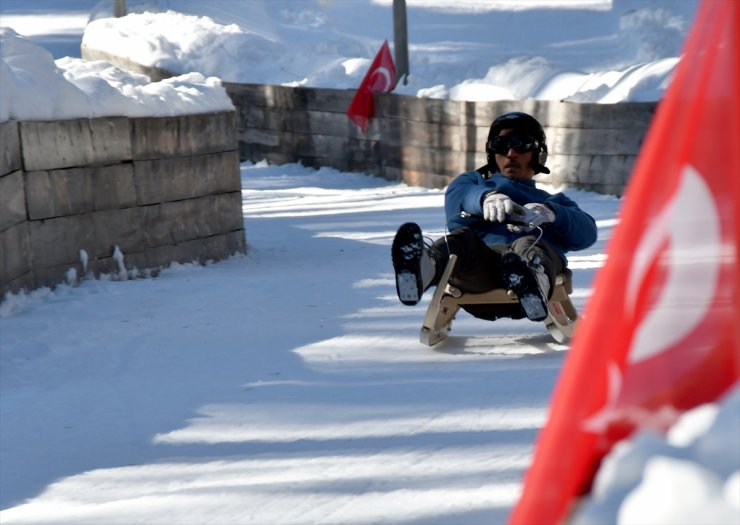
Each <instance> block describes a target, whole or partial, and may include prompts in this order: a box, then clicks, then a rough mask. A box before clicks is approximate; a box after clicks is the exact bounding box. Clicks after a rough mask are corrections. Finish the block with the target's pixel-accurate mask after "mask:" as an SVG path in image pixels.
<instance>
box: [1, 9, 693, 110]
mask: <svg viewBox="0 0 740 525" xmlns="http://www.w3.org/2000/svg"><path fill="white" fill-rule="evenodd" d="M391 2H392V0H374V1H373V0H356V1H351V2H349V1H329V2H327V1H319V0H312V1H297V0H270V1H267V0H243V1H237V0H212V1H210V2H205V1H202V0H178V2H170V1H166V0H160V1H152V0H128V1H127V7H128V11H129V13H130V14H129V15H128V16H126V17H122V18H111V17H110V15H111V14H112V10H113V7H112V4H113V2H112V1H111V0H107V1H101V2H98V3H95V2H91V1H90V0H87V1H86V0H76V1H72V2H65V3H64V5H65V7H64V8H60V7H59V3H58V2H57V3H54V2H51V1H49V0H35V1H33V2H26V1H23V0H3V2H2V21H0V24H1V25H3V26H9V27H12V28H14V29H15V31H14V32H11V31H9V30H7V29H6V30H4V31H3V33H2V34H1V35H0V38H1V39H2V54H3V57H2V59H3V60H2V64H0V66H2V69H1V71H2V85H0V88H2V89H0V122H2V121H5V120H8V119H11V118H12V119H18V120H22V119H27V120H30V119H33V120H39V119H42V120H43V119H55V118H73V117H96V116H108V115H121V114H123V115H128V116H140V115H142V114H149V115H158V116H161V115H171V114H173V113H188V112H190V113H194V112H199V111H209V110H216V111H217V110H221V109H228V108H230V107H232V106H231V103H230V101H229V100H228V97H227V96H226V94H225V92H224V91H223V90H222V88H221V85H220V83H221V81H228V82H250V83H275V84H284V85H289V86H315V87H332V88H348V89H352V88H356V87H357V86H358V85H359V83H360V81H361V79H362V77H363V75H364V73H365V71H366V69H367V67H368V66H369V64H370V62H371V61H372V58H373V57H374V55H375V53H376V52H377V50H378V49H379V48H380V44H381V43H382V42H383V40H385V39H387V40H389V41H390V42H392V41H393V19H392V9H391ZM407 3H408V9H407V12H408V13H407V18H408V25H409V43H410V44H409V61H410V64H411V72H410V75H409V77H408V79H407V80H408V84H403V83H401V84H399V85H398V86H397V88H396V92H397V93H400V94H406V95H413V96H422V97H432V98H451V99H456V100H496V99H528V98H532V99H546V100H571V101H579V102H602V103H618V102H624V101H655V100H659V99H660V97H661V94H662V93H663V91H664V90H665V88H666V86H667V84H668V82H669V81H670V78H671V74H672V72H673V69H674V67H675V65H676V64H677V62H678V56H679V54H680V50H681V45H682V43H683V39H684V38H685V36H686V34H687V31H688V28H689V27H690V24H691V20H692V18H693V15H694V11H695V10H696V1H695V0H681V1H674V0H621V1H620V0H614V1H612V0H528V1H527V2H516V1H513V0H473V1H467V2H461V1H459V0H435V1H429V0H409V1H408V2H407ZM173 8H176V9H177V11H174V10H173ZM55 12H57V13H55ZM41 13H44V14H41ZM88 20H89V21H90V22H89V24H88V23H87V22H88ZM358 20H361V21H362V22H361V24H358ZM574 27H577V28H578V31H577V32H574V31H573V28H574ZM75 31H79V32H81V33H84V34H83V36H82V42H83V43H84V44H85V45H87V46H90V47H92V48H94V49H97V50H100V51H106V52H109V53H112V54H115V55H117V56H120V57H124V58H129V59H131V60H133V61H135V62H138V63H141V64H143V65H147V66H154V67H159V68H163V69H168V70H171V71H173V72H176V73H178V74H182V75H183V76H180V77H177V78H175V79H171V80H166V81H163V82H156V83H151V84H150V83H149V82H148V79H147V78H146V77H143V76H141V75H136V74H131V73H127V72H124V71H122V70H121V69H119V68H115V67H111V66H110V65H109V64H107V63H105V62H102V63H92V64H85V63H83V62H82V61H81V60H79V58H73V57H75V56H76V57H79V51H78V50H77V51H76V52H75V54H74V55H71V56H68V55H63V56H54V58H56V59H57V60H56V63H55V65H56V68H55V67H53V66H52V65H51V64H50V62H51V61H53V58H52V56H51V55H49V54H47V53H43V52H39V51H34V50H33V49H32V47H31V46H29V45H28V44H29V42H25V41H23V42H19V41H18V39H17V37H16V36H15V35H16V33H15V32H17V33H20V34H23V35H25V36H27V37H28V38H29V39H31V43H32V42H37V43H43V44H46V46H47V47H48V48H51V49H63V50H64V51H67V52H69V51H70V49H75V46H73V45H72V40H71V37H72V36H73V35H74V34H75ZM60 38H61V42H59V40H58V39H60ZM29 55H30V56H29ZM193 72H197V73H193ZM29 101H30V102H29Z"/></svg>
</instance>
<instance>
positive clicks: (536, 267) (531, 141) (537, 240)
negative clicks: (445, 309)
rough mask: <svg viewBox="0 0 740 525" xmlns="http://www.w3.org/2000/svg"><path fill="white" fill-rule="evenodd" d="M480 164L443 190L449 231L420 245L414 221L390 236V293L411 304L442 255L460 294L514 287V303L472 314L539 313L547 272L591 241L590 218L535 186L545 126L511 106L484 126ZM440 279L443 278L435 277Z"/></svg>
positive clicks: (432, 278) (543, 310)
mask: <svg viewBox="0 0 740 525" xmlns="http://www.w3.org/2000/svg"><path fill="white" fill-rule="evenodd" d="M486 155H487V161H488V163H487V164H486V165H485V166H483V167H481V168H479V169H478V170H477V171H469V172H465V173H462V174H461V175H459V176H458V177H456V178H455V180H453V181H452V183H450V185H449V186H448V187H447V190H446V192H445V213H446V215H447V228H448V229H449V231H450V233H449V234H447V235H446V236H445V237H443V238H441V239H439V240H437V241H436V242H434V243H433V244H432V245H431V246H426V245H425V244H424V240H423V237H422V232H421V229H420V228H419V226H418V225H416V224H415V223H406V224H404V225H402V226H401V227H400V228H399V230H398V232H397V233H396V237H395V239H394V240H393V247H392V259H393V267H394V270H395V273H396V291H397V293H398V298H399V299H400V300H401V302H402V303H404V304H407V305H414V304H416V303H418V302H419V300H420V299H421V296H422V294H423V292H424V291H425V290H426V289H427V288H429V287H430V286H432V285H437V284H439V280H440V278H441V275H442V273H443V271H444V268H445V266H446V265H447V261H448V259H449V256H450V254H453V253H454V254H455V255H457V264H456V266H455V270H454V272H453V274H452V277H451V279H450V281H451V282H452V283H453V284H454V285H455V286H457V287H458V288H460V289H461V290H463V291H465V292H470V293H481V292H486V291H489V290H492V289H494V288H502V287H504V288H507V289H510V290H512V291H514V292H515V293H516V295H517V297H518V298H519V303H520V305H521V306H516V307H515V309H514V310H512V309H511V307H509V306H506V307H505V309H504V310H502V309H501V307H499V308H498V309H496V308H494V309H493V311H490V309H489V311H484V310H485V309H481V308H478V309H477V310H475V308H474V309H473V310H470V309H468V308H466V310H468V311H470V313H472V314H473V315H476V316H478V317H484V318H488V319H496V318H498V317H503V316H506V317H514V318H520V317H524V316H525V315H526V317H528V318H529V319H531V320H533V321H541V320H543V319H545V317H547V299H549V297H550V295H551V292H552V288H553V286H552V284H553V283H554V281H555V276H556V275H557V274H558V273H559V272H561V271H562V270H563V269H564V268H565V267H566V265H567V259H566V257H565V254H566V252H568V251H571V250H582V249H585V248H588V247H589V246H591V245H592V244H593V243H594V242H596V223H595V221H594V219H593V218H592V217H591V216H590V215H588V214H587V213H586V212H584V211H583V210H581V209H580V208H579V207H578V205H577V204H576V203H575V202H573V201H572V200H571V199H569V198H568V197H566V196H565V195H564V194H563V193H556V194H550V193H548V192H546V191H544V190H540V189H538V188H537V187H536V185H535V182H534V180H533V177H534V176H535V175H536V174H537V173H550V170H549V169H548V168H546V167H545V161H546V160H547V144H546V137H545V132H544V130H543V129H542V126H541V125H540V123H539V122H538V121H537V120H536V119H535V118H534V117H532V116H531V115H528V114H526V113H521V112H512V113H506V114H504V115H501V116H500V117H498V118H496V120H494V121H493V123H492V124H491V129H490V131H489V134H488V140H487V141H486ZM442 284H444V283H442Z"/></svg>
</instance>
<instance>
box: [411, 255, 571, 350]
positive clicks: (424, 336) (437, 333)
mask: <svg viewBox="0 0 740 525" xmlns="http://www.w3.org/2000/svg"><path fill="white" fill-rule="evenodd" d="M456 262H457V256H456V255H454V254H453V255H450V259H449V262H448V263H447V266H446V267H445V271H444V273H443V274H442V278H441V279H440V281H439V284H438V285H437V289H436V290H435V292H434V295H433V296H432V299H431V300H430V302H429V307H428V308H427V312H426V315H425V316H424V323H423V325H422V327H421V331H420V333H419V339H420V340H421V342H422V343H424V344H425V345H428V346H434V345H436V344H437V343H439V342H440V341H442V340H444V339H445V338H447V335H448V334H449V331H450V328H451V327H452V321H453V320H454V319H455V316H456V315H457V313H458V311H459V310H460V308H464V307H465V306H468V305H516V304H518V303H519V299H518V298H517V297H516V294H515V293H514V292H513V291H511V290H506V289H504V288H496V289H493V290H490V291H488V292H483V293H466V292H463V291H462V290H460V289H459V288H457V287H455V286H453V285H451V284H450V276H451V275H452V271H453V270H454V268H455V263H456ZM571 293H573V282H572V273H571V271H570V270H568V269H567V268H566V269H565V271H563V272H561V273H559V274H558V275H557V277H556V279H555V286H554V288H553V292H552V297H551V298H550V300H549V301H548V303H547V313H548V315H547V317H546V318H545V320H544V321H543V322H544V323H545V328H546V329H547V331H548V332H549V334H550V335H551V336H552V338H553V339H555V341H557V342H558V343H565V342H567V341H568V340H569V339H570V337H571V336H572V335H573V329H574V328H575V323H576V321H577V319H578V312H577V310H576V308H575V306H574V305H573V302H572V301H571V300H570V294H571Z"/></svg>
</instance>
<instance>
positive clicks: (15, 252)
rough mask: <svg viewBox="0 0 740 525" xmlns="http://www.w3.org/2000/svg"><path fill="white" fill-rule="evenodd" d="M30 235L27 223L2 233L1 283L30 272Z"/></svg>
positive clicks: (0, 237)
mask: <svg viewBox="0 0 740 525" xmlns="http://www.w3.org/2000/svg"><path fill="white" fill-rule="evenodd" d="M30 253H31V252H30V233H29V228H28V223H27V222H21V223H18V224H15V225H13V226H11V227H10V228H6V229H5V230H3V231H0V283H2V284H3V285H7V284H8V283H10V281H12V280H14V279H17V278H18V277H20V276H22V275H24V274H25V273H27V272H29V271H30V269H31V258H30Z"/></svg>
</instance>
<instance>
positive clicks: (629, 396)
mask: <svg viewBox="0 0 740 525" xmlns="http://www.w3.org/2000/svg"><path fill="white" fill-rule="evenodd" d="M739 65H740V2H738V1H737V0H704V2H703V3H702V4H701V5H700V7H699V11H698V13H697V17H696V20H695V23H694V27H693V28H692V31H691V34H690V36H689V38H688V40H687V42H686V44H685V47H684V54H683V57H682V58H681V61H680V63H679V65H678V67H677V69H676V72H675V76H674V78H673V80H672V82H671V85H670V86H669V88H668V90H667V92H666V94H665V96H664V98H663V100H662V101H661V103H660V105H659V107H658V111H657V113H656V116H655V118H654V120H653V122H652V125H651V127H650V130H649V132H648V135H647V137H646V141H645V144H644V146H643V149H642V151H641V153H640V156H639V159H638V161H637V164H636V165H635V169H634V172H633V175H632V180H631V182H630V185H629V187H628V189H627V193H626V197H625V202H624V205H623V208H622V211H621V222H620V224H619V225H618V226H617V228H616V230H615V232H614V236H613V238H612V240H611V241H610V245H609V248H608V254H609V257H608V259H607V262H606V264H605V265H604V267H603V268H602V269H601V271H600V272H599V273H598V275H597V276H596V280H595V285H594V286H595V288H594V294H593V297H592V298H591V300H590V302H589V304H588V307H587V309H586V313H585V315H584V318H583V319H582V323H581V324H580V326H579V327H578V330H577V333H576V336H575V339H574V341H573V345H572V348H571V350H570V353H569V355H568V358H567V359H566V362H565V364H564V367H563V371H562V373H561V376H560V378H559V380H558V384H557V386H556V389H555V392H554V396H553V401H552V405H551V409H550V415H549V419H548V421H547V423H546V425H545V428H544V429H543V430H542V432H541V434H540V436H539V439H538V443H537V446H536V451H535V457H534V462H533V464H532V466H531V468H530V470H529V471H528V473H527V476H526V480H525V484H524V493H523V495H522V497H521V499H520V501H519V503H518V505H517V506H516V508H515V509H514V511H513V513H512V515H511V516H510V519H509V524H510V525H519V524H522V525H532V524H554V523H561V522H562V521H563V520H565V519H566V518H567V517H568V514H569V512H570V511H571V510H572V508H573V505H574V504H575V503H576V498H578V497H579V496H581V495H583V494H585V493H587V492H588V491H589V490H590V485H591V483H592V481H593V477H594V474H595V472H596V470H597V469H598V466H599V462H600V460H601V459H602V458H603V457H604V455H605V454H606V453H607V452H608V451H609V450H610V449H611V448H612V446H613V445H614V444H615V443H616V442H617V441H619V440H620V439H623V438H625V437H627V436H628V435H630V434H631V433H632V432H633V431H634V430H636V429H640V428H651V429H655V430H659V431H663V430H665V429H667V427H669V426H670V425H671V424H672V423H673V422H674V421H675V420H676V419H677V417H678V416H679V415H680V414H681V413H682V412H684V411H686V410H689V409H691V408H693V407H696V406H698V405H701V404H704V403H708V402H712V401H715V400H717V398H718V397H719V396H721V395H722V394H724V393H725V392H727V391H728V390H729V389H730V388H731V387H732V386H733V385H734V384H736V383H737V382H738V378H740V329H739V328H738V320H740V270H739V269H738V268H739V266H738V246H740V220H739V217H738V212H739V210H740V103H739V102H738V101H739V100H740V99H739V98H738V94H740V67H739Z"/></svg>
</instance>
